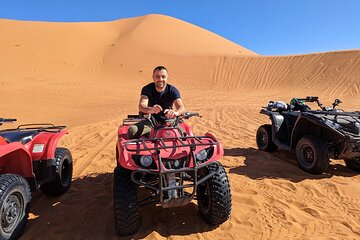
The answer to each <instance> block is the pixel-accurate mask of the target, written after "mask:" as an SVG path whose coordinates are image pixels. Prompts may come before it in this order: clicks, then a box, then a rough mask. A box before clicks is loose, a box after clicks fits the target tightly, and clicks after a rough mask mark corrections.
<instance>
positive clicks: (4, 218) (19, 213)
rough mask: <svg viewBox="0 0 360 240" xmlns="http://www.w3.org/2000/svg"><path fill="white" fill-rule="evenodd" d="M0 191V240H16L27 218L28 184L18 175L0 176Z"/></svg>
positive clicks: (28, 207)
mask: <svg viewBox="0 0 360 240" xmlns="http://www.w3.org/2000/svg"><path fill="white" fill-rule="evenodd" d="M0 190H1V191H0V214H1V223H0V224H1V225H0V239H18V238H19V237H20V236H21V234H22V233H23V232H24V230H25V225H26V223H27V219H28V216H29V210H30V200H31V193H30V187H29V184H28V183H27V181H26V180H25V179H24V178H23V177H21V176H19V175H16V174H3V175H0Z"/></svg>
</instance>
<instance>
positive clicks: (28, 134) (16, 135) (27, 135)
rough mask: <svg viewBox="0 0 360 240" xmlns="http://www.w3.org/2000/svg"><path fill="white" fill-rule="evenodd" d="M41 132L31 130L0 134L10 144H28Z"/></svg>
mask: <svg viewBox="0 0 360 240" xmlns="http://www.w3.org/2000/svg"><path fill="white" fill-rule="evenodd" d="M37 134H39V131H36V130H35V131H34V130H31V131H30V130H29V131H6V132H2V133H0V136H2V137H3V138H4V139H5V140H6V141H7V142H8V143H11V142H21V143H22V144H26V143H28V142H29V141H31V140H32V139H33V137H35V136H36V135H37Z"/></svg>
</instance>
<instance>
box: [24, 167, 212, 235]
mask: <svg viewBox="0 0 360 240" xmlns="http://www.w3.org/2000/svg"><path fill="white" fill-rule="evenodd" d="M112 182H113V174H112V173H105V174H99V175H96V176H86V177H83V178H78V179H75V180H73V183H72V186H71V188H70V189H69V190H68V192H67V193H65V194H64V195H62V196H59V197H49V196H46V195H44V194H42V193H41V192H40V191H39V192H36V193H34V194H33V199H32V206H31V210H30V212H31V216H30V219H29V222H28V224H27V227H26V230H25V233H24V235H23V236H22V238H21V239H146V238H147V237H148V236H149V235H150V234H151V235H153V236H157V235H161V236H162V237H170V236H174V235H183V236H185V235H189V234H194V233H202V232H206V231H210V230H212V229H213V228H212V227H211V226H209V225H208V224H206V222H205V221H204V220H203V219H202V217H201V216H200V214H199V212H198V208H197V205H196V204H195V203H190V204H188V205H186V206H184V207H179V208H170V209H164V208H162V207H161V206H157V205H155V204H150V205H147V206H143V207H141V208H140V216H141V219H142V223H141V227H140V230H139V231H138V233H136V234H135V235H133V236H129V237H119V236H118V235H116V233H115V228H114V215H113V198H112ZM147 194H148V191H147V190H144V189H143V188H141V189H140V190H139V199H142V198H143V197H145V196H147Z"/></svg>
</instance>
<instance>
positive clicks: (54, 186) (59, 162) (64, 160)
mask: <svg viewBox="0 0 360 240" xmlns="http://www.w3.org/2000/svg"><path fill="white" fill-rule="evenodd" d="M55 163H56V170H55V178H54V179H53V180H52V181H50V182H47V183H44V184H43V185H41V187H40V188H41V191H42V192H43V193H45V194H47V195H50V196H59V195H61V194H64V193H65V192H66V191H67V190H68V189H69V188H70V185H71V179H72V173H73V164H72V156H71V153H70V151H69V150H68V149H66V148H56V151H55Z"/></svg>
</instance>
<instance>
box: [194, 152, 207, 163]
mask: <svg viewBox="0 0 360 240" xmlns="http://www.w3.org/2000/svg"><path fill="white" fill-rule="evenodd" d="M207 155H208V152H207V151H206V149H204V150H201V151H199V152H198V153H197V154H196V159H197V160H199V161H204V160H205V159H206V158H207Z"/></svg>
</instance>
